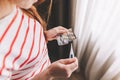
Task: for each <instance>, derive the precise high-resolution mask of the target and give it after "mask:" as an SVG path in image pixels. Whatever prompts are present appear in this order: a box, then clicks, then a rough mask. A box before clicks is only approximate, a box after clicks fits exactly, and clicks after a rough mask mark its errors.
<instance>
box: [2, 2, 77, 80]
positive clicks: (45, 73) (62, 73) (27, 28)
mask: <svg viewBox="0 0 120 80" xmlns="http://www.w3.org/2000/svg"><path fill="white" fill-rule="evenodd" d="M36 1H37V0H0V80H11V79H12V80H51V79H54V78H68V77H70V75H71V74H72V72H73V71H75V70H76V69H77V67H78V62H77V59H76V58H71V59H61V60H58V61H56V62H54V63H52V64H51V63H50V60H49V57H48V51H47V46H46V40H45V37H44V34H43V27H42V26H44V21H43V22H42V20H41V19H40V18H37V17H35V19H34V13H33V12H32V11H30V12H29V13H31V14H32V15H31V14H29V13H27V12H26V11H27V9H29V8H31V7H32V5H33V4H34V3H35V2H36ZM41 1H42V0H41ZM33 9H34V8H33ZM33 9H31V10H33ZM36 19H37V20H38V21H39V22H40V23H39V22H38V21H36ZM66 31H67V30H66V29H65V28H63V27H57V28H53V29H51V30H48V31H45V36H46V38H47V40H54V39H56V36H57V35H58V34H61V33H64V32H66Z"/></svg>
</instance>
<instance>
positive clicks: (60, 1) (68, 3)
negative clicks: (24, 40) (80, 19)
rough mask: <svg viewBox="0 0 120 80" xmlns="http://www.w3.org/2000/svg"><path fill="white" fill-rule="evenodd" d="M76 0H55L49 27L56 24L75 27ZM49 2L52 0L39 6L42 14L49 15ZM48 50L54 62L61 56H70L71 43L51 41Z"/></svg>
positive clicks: (47, 0)
mask: <svg viewBox="0 0 120 80" xmlns="http://www.w3.org/2000/svg"><path fill="white" fill-rule="evenodd" d="M75 1H76V0H53V5H52V10H51V15H50V18H49V22H48V26H47V29H51V28H53V27H56V26H63V27H65V28H68V29H69V28H71V27H73V23H74V20H73V17H74V7H75V6H74V5H75ZM49 3H50V0H46V1H45V2H44V3H42V4H41V5H39V6H38V7H37V9H38V12H39V13H40V15H42V16H44V17H47V9H48V8H47V7H48V6H47V5H49ZM45 9H46V10H45ZM48 51H49V56H50V59H51V61H52V62H54V61H56V60H58V59H61V58H68V56H69V51H70V44H68V45H65V46H58V44H57V41H56V40H54V41H50V42H48Z"/></svg>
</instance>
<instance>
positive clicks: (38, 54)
mask: <svg viewBox="0 0 120 80" xmlns="http://www.w3.org/2000/svg"><path fill="white" fill-rule="evenodd" d="M40 29H41V28H40ZM41 38H42V29H41V31H40V37H39V44H38V45H39V50H38V53H37V55H36V56H35V57H34V58H33V59H31V60H30V61H29V62H28V63H27V64H29V63H31V62H33V61H34V60H35V59H37V57H38V56H39V54H40V47H41V46H40V44H41V42H42V41H41Z"/></svg>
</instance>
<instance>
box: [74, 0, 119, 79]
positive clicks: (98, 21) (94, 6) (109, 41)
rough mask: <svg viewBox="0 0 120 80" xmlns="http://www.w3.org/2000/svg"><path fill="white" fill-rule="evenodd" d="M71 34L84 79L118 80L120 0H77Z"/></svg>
mask: <svg viewBox="0 0 120 80" xmlns="http://www.w3.org/2000/svg"><path fill="white" fill-rule="evenodd" d="M74 33H75V35H76V36H77V39H76V41H74V51H75V53H76V56H77V57H78V59H79V62H80V66H81V70H83V71H84V74H85V77H86V80H120V0H77V2H76V12H75V25H74Z"/></svg>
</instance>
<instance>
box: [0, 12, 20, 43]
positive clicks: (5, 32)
mask: <svg viewBox="0 0 120 80" xmlns="http://www.w3.org/2000/svg"><path fill="white" fill-rule="evenodd" d="M17 15H18V10H17V12H16V14H15V16H14V17H13V19H12V21H11V22H10V23H9V25H8V27H7V28H6V30H5V31H4V33H3V35H2V36H1V38H0V43H1V42H2V40H3V39H4V37H5V35H6V34H7V32H8V30H9V29H10V27H11V26H12V24H13V23H14V21H15V19H16V18H17Z"/></svg>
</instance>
